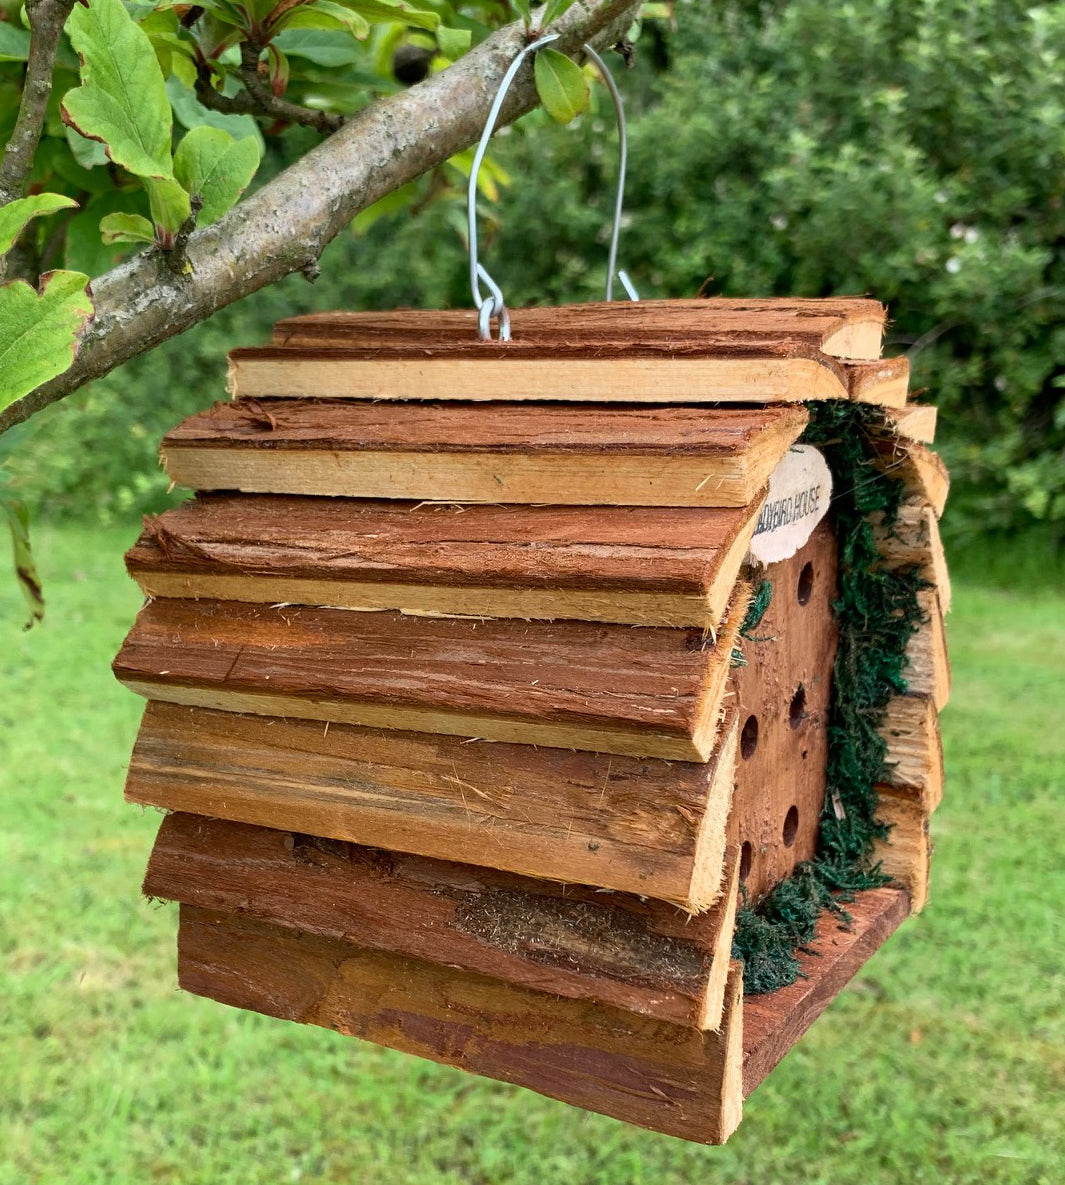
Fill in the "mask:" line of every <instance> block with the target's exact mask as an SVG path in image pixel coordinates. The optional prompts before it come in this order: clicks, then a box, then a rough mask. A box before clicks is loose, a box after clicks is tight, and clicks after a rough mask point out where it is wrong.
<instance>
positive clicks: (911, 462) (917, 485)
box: [877, 438, 950, 519]
mask: <svg viewBox="0 0 1065 1185" xmlns="http://www.w3.org/2000/svg"><path fill="white" fill-rule="evenodd" d="M877 448H878V451H879V454H880V461H879V464H880V468H881V470H882V471H883V472H884V473H889V474H891V476H892V477H893V478H895V479H896V480H898V481H902V482H903V483H904V484H905V486H906V490H907V493H908V494H909V495H911V496H913V497H915V498H918V499H919V500H921V501H922V502H924V503H925V504H926V505H927V506H930V507H931V508H932V510H933V512H934V513H935V516H936V518H937V519H938V518H942V517H943V509H944V507H945V506H946V504H947V494H948V493H949V491H950V474H949V473H948V472H947V467H946V465H945V464H944V463H943V459H942V458H941V457H940V456H939V454H938V453H934V452H932V450H931V449H929V448H926V447H925V446H924V445H923V444H919V443H918V442H917V441H905V440H897V439H890V438H888V439H883V438H881V439H879V440H878V441H877Z"/></svg>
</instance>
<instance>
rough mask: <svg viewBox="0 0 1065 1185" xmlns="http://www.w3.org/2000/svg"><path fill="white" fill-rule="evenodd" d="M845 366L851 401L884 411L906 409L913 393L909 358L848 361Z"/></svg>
mask: <svg viewBox="0 0 1065 1185" xmlns="http://www.w3.org/2000/svg"><path fill="white" fill-rule="evenodd" d="M843 365H844V370H845V372H846V376H847V390H848V393H849V395H850V397H851V399H853V400H855V401H856V402H858V403H870V404H877V405H879V406H880V407H883V408H885V409H889V408H894V409H901V408H904V407H905V406H906V400H907V399H908V398H909V390H910V364H909V361H908V360H907V359H906V358H904V357H899V358H880V359H877V360H876V361H857V360H853V359H848V360H846V361H845V362H844V363H843Z"/></svg>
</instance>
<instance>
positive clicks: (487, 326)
mask: <svg viewBox="0 0 1065 1185" xmlns="http://www.w3.org/2000/svg"><path fill="white" fill-rule="evenodd" d="M558 37H559V35H558V33H549V34H548V35H547V36H546V37H541V38H540V39H539V40H538V41H533V42H532V43H531V44H529V45H527V46H525V48H524V49H523V50H522V51H521V52H520V53H519V54H518V55H517V57H515V59H514V61H513V62H511V63H510V66H509V67H508V68H507V72H506V74H504V75H503V81H502V82H501V83H500V84H499V90H498V91H496V97H495V99H494V100H493V101H492V106H491V109H490V110H489V112H488V119H487V120H485V125H484V131H483V132H482V133H481V139H480V143H478V145H477V151H476V152H475V153H474V156H473V164H472V165H471V167H470V184H469V188H468V189H467V191H466V218H467V221H468V223H469V235H470V291H471V292H472V293H473V303H474V305H475V306H476V307H477V309H478V311H479V313H480V316H479V317H478V320H477V324H478V330H479V332H480V335H481V340H482V341H488V340H489V339H490V338H491V336H492V332H491V320H492V318H493V317H496V316H497V317H498V318H499V340H500V341H510V317H509V316H508V314H507V306H506V305H505V304H504V303H503V293H502V291H501V290H500V287H499V285H498V284H497V283H496V282H495V280H493V279H492V277H491V276H490V275H489V274H488V270H487V268H485V267H484V265H483V264H482V263H481V262H480V260H479V259H478V258H477V178H478V175H479V174H480V172H481V162H482V161H483V160H484V154H485V152H486V151H487V149H488V141H489V140H490V139H491V138H492V133H493V132H494V131H495V126H496V120H497V119H498V118H499V111H500V108H501V107H502V106H503V100H504V99H505V98H506V97H507V91H508V90H509V89H510V84H511V83H512V82H513V81H514V75H515V74H517V72H518V70H519V68H520V67H521V64H522V62H523V61H524V60H525V59H526V58H527V57H528V56H529V54H531V53H535V51H536V50H538V49H540V48H541V47H542V46H544V45H549V44H550V43H551V42H552V41H557V40H558ZM482 280H483V281H484V282H485V284H486V285H487V286H488V289H489V292H490V293H491V296H490V297H489V298H486V297H484V296H482V295H481V281H482ZM489 301H490V302H491V307H490V308H489V310H488V313H487V314H485V312H484V308H485V306H486V305H487V304H489Z"/></svg>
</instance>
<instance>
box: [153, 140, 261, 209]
mask: <svg viewBox="0 0 1065 1185" xmlns="http://www.w3.org/2000/svg"><path fill="white" fill-rule="evenodd" d="M259 159H260V153H259V145H258V143H257V141H255V140H254V139H252V138H251V137H250V136H248V137H247V138H245V139H243V140H234V139H233V137H232V136H231V135H230V134H229V133H228V132H223V131H220V130H219V129H218V128H194V129H193V130H192V131H191V132H189V134H188V135H187V136H186V137H185V138H184V139H183V140H182V141H181V143H180V144H179V145H178V148H177V152H175V153H174V172H175V174H176V175H177V178H178V180H179V181H180V182H181V184H182V185H184V186H185V188H186V189H187V190H188V191H189V193H192V194H199V195H200V197H202V198H203V208H202V209H201V210H200V214H199V218H198V219H197V224H198V225H199V226H210V225H211V223H212V222H217V221H218V219H219V218H221V217H222V215H223V214H224V213H225V212H226V211H227V210H228V209H230V208H231V207H232V206H233V205H234V204H235V203H236V201H237V199H238V198H239V197H240V195H241V194H242V193H243V192H244V191H245V190H246V189H247V188H248V185H249V184H250V182H251V179H252V178H253V177H254V176H255V171H256V169H258V167H259Z"/></svg>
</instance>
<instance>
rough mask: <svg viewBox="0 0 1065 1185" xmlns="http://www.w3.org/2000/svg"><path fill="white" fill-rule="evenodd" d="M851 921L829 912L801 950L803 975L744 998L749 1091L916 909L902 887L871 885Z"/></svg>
mask: <svg viewBox="0 0 1065 1185" xmlns="http://www.w3.org/2000/svg"><path fill="white" fill-rule="evenodd" d="M846 910H847V913H848V914H849V915H850V919H851V920H850V923H849V924H848V925H847V928H846V929H844V928H843V923H841V921H840V919H839V918H836V917H834V916H833V915H832V914H830V913H827V912H826V913H823V914H822V915H821V918H820V920H819V921H818V924H817V937H816V938H815V939H814V941H813V942H812V943H811V944H810V945H809V947H807V948H806V949H804V950H801V951H799V952H798V954H799V965H800V967H801V969H802V978H800V979H797V980H796V981H795V982H794V983H793V984H791V985H789V986H788V987H785V988H780V989H779V990H778V991H775V992H770V993H768V994H766V995H764V996H748V997H747V998H746V999H745V1000H744V1002H743V1095H744V1098H746V1097H748V1096H749V1095H750V1094H751V1092H752V1091H753V1090H754V1089H755V1087H756V1086H758V1085H759V1083H761V1082H762V1081H763V1080H764V1079H765V1078H766V1076H767V1075H768V1074H769V1072H770V1071H771V1070H772V1069H773V1067H774V1066H776V1065H777V1063H778V1062H779V1061H780V1060H781V1058H783V1056H784V1055H785V1054H786V1053H787V1052H788V1050H789V1049H791V1047H792V1046H793V1045H794V1044H795V1042H796V1041H798V1040H799V1038H800V1037H801V1036H802V1035H803V1033H805V1032H806V1030H807V1029H808V1028H809V1027H810V1026H811V1025H812V1024H813V1023H814V1021H815V1020H816V1019H817V1018H818V1017H819V1016H820V1015H821V1013H822V1012H824V1010H825V1007H826V1006H827V1005H828V1004H829V1003H830V1002H831V1001H832V1000H833V999H835V997H836V996H838V995H839V993H840V991H841V990H842V989H843V987H844V985H845V984H846V983H847V982H848V981H849V980H850V979H851V978H853V976H854V975H855V974H856V972H857V971H858V969H859V968H860V967H861V966H862V964H863V963H865V962H866V961H867V960H868V959H869V957H870V956H871V955H872V954H873V953H874V951H876V950H877V949H878V948H879V947H880V946H882V945H883V943H884V942H885V941H886V940H887V938H889V937H890V935H891V934H893V933H894V931H895V930H896V929H897V928H898V926H899V924H900V923H901V922H902V921H903V919H904V918H905V917H906V915H907V914H908V913H909V912H910V901H909V897H908V895H907V894H906V892H905V891H904V890H902V889H871V890H870V891H869V892H866V893H859V894H858V896H857V897H856V899H855V900H854V901H853V902H851V903H850V904H849V905H847V906H846Z"/></svg>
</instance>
